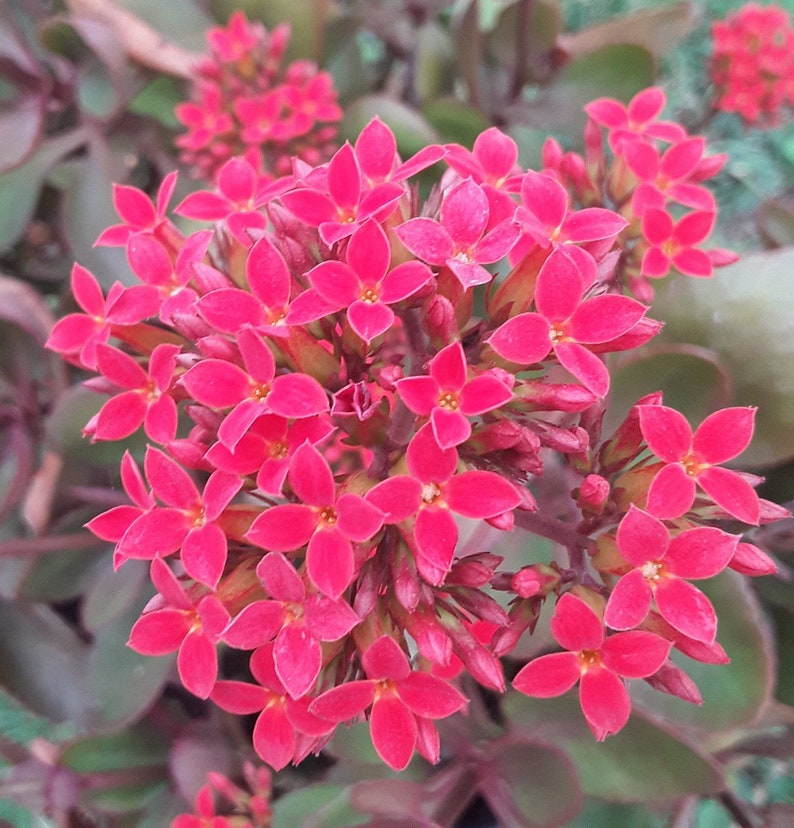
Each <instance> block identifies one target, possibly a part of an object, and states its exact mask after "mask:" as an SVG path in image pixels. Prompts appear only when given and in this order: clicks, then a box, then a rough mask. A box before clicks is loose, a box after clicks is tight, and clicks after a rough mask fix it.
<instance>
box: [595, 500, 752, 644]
mask: <svg viewBox="0 0 794 828" xmlns="http://www.w3.org/2000/svg"><path fill="white" fill-rule="evenodd" d="M738 542H739V538H738V537H737V536H736V535H729V534H727V533H726V532H722V531H721V530H719V529H714V528H712V527H709V526H699V527H696V528H694V529H687V530H686V531H684V532H681V533H680V534H678V535H676V536H675V537H674V538H673V539H672V540H670V535H669V533H668V531H667V529H666V528H665V526H664V524H663V523H662V522H661V521H659V520H657V519H656V518H654V517H652V516H651V515H649V514H647V513H646V512H643V511H642V510H641V509H638V508H637V507H636V506H634V505H632V506H631V509H630V510H629V512H628V514H627V515H626V516H625V517H624V518H623V520H622V521H621V522H620V525H619V526H618V531H617V544H618V549H619V550H620V554H621V555H622V556H623V557H624V558H625V559H626V560H627V561H628V562H629V563H630V564H631V565H632V567H633V569H631V570H629V571H628V572H627V573H626V574H624V575H623V576H622V577H621V578H620V580H619V581H618V582H617V584H615V587H614V589H613V590H612V594H611V595H610V596H609V601H608V602H607V607H606V611H605V613H604V620H605V621H606V623H607V626H609V627H612V629H615V630H629V629H632V628H633V627H637V626H639V625H640V624H641V623H642V622H643V621H644V620H645V618H646V616H647V615H648V612H649V611H650V609H651V602H652V601H654V600H655V601H656V606H657V607H658V608H659V612H660V614H661V616H662V618H664V620H665V621H667V623H668V624H670V626H671V627H674V628H675V629H676V630H678V631H679V632H681V633H683V634H684V635H686V636H688V637H689V638H694V639H695V640H696V641H702V642H704V643H705V644H711V643H712V642H713V641H714V639H715V638H716V635H717V616H716V614H715V613H714V608H713V607H712V606H711V603H710V602H709V600H708V598H706V596H705V595H704V594H703V593H702V592H701V591H700V590H699V589H696V588H695V587H693V586H692V585H691V584H690V583H689V581H690V580H697V579H700V578H711V577H713V576H714V575H717V574H718V573H720V572H722V570H723V569H725V567H726V566H727V565H728V563H729V562H730V560H731V558H732V557H733V555H734V553H735V552H736V545H737V544H738Z"/></svg>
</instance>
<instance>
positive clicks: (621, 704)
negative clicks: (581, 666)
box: [579, 667, 631, 742]
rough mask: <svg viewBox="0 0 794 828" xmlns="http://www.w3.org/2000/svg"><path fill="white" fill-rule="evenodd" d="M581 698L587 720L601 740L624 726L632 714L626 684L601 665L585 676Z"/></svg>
mask: <svg viewBox="0 0 794 828" xmlns="http://www.w3.org/2000/svg"><path fill="white" fill-rule="evenodd" d="M579 701H580V703H581V705H582V713H584V717H585V721H586V722H587V725H588V727H589V728H590V730H591V731H592V732H593V735H594V736H595V737H596V739H598V741H599V742H600V741H603V740H604V739H605V738H606V737H607V736H610V735H611V734H613V733H617V732H618V731H619V730H621V729H622V728H623V726H624V725H625V724H626V722H627V721H628V720H629V715H630V714H631V701H630V699H629V694H628V691H627V690H626V685H625V684H624V683H623V682H622V681H621V680H620V679H619V678H618V677H617V676H616V675H615V674H614V673H610V672H609V670H605V669H603V668H600V667H594V668H590V669H589V670H588V671H587V672H586V673H585V674H584V675H583V676H582V679H581V681H580V683H579Z"/></svg>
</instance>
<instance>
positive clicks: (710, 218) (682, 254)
mask: <svg viewBox="0 0 794 828" xmlns="http://www.w3.org/2000/svg"><path fill="white" fill-rule="evenodd" d="M714 219H715V214H714V213H704V212H693V213H687V214H686V215H685V216H683V217H681V218H680V219H678V221H674V220H673V217H672V216H671V215H670V214H669V213H668V212H667V211H666V210H657V209H655V208H649V209H647V210H646V211H645V213H644V214H643V217H642V234H643V236H645V238H646V240H647V242H648V244H649V247H648V249H647V250H646V251H645V255H644V256H643V259H642V275H643V276H649V277H650V278H652V279H660V278H661V277H662V276H666V275H667V274H668V273H669V272H670V268H671V267H674V268H676V270H679V271H681V273H684V274H686V275H687V276H696V277H699V278H706V277H708V276H711V275H712V274H713V273H714V264H715V259H714V256H715V255H716V256H719V263H720V264H728V263H729V261H730V259H728V260H727V261H726V260H725V255H724V253H725V252H726V251H721V250H717V251H712V254H711V255H710V253H709V252H706V251H705V250H699V249H698V247H697V245H699V244H700V243H701V242H702V241H704V240H705V239H706V237H707V236H708V235H709V233H711V230H712V228H713V227H714ZM734 258H735V257H734Z"/></svg>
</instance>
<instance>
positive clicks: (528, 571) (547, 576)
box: [510, 564, 560, 598]
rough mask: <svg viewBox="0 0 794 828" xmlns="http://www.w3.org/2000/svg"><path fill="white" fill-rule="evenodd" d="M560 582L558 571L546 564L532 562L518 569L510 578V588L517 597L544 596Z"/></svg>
mask: <svg viewBox="0 0 794 828" xmlns="http://www.w3.org/2000/svg"><path fill="white" fill-rule="evenodd" d="M559 584H560V573H559V572H558V571H557V570H556V569H552V567H550V566H547V565H546V564H533V565H532V566H525V567H524V568H523V569H519V570H518V572H516V573H515V575H513V577H512V578H511V580H510V589H511V590H512V591H513V592H515V594H516V595H517V596H518V597H519V598H532V597H534V596H535V595H541V596H542V597H544V598H545V597H546V596H547V595H549V593H551V592H552V591H553V590H555V589H556V588H557V587H558V586H559Z"/></svg>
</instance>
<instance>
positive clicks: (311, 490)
mask: <svg viewBox="0 0 794 828" xmlns="http://www.w3.org/2000/svg"><path fill="white" fill-rule="evenodd" d="M288 480H289V484H290V486H291V488H292V491H293V492H294V493H295V494H296V495H297V497H298V499H299V500H300V501H301V502H300V503H287V504H284V505H283V506H274V507H272V508H270V509H268V510H267V511H265V512H263V513H262V514H261V515H260V516H259V517H258V518H257V519H256V520H255V521H254V523H253V525H252V526H251V529H250V530H249V532H248V534H247V535H246V537H247V538H248V540H250V541H251V542H252V543H255V544H256V545H257V546H261V547H262V548H263V549H269V550H271V551H273V552H292V551H294V550H295V549H300V548H301V547H302V546H306V545H307V544H308V549H307V551H306V571H307V573H308V575H309V580H310V581H311V582H312V584H314V586H315V587H317V589H319V590H320V592H322V593H323V594H325V595H328V596H330V597H331V598H339V596H340V595H341V594H342V593H343V592H344V591H345V590H346V589H347V587H348V586H349V585H350V582H351V581H352V580H353V572H354V568H355V556H354V555H353V546H352V544H353V543H361V542H363V541H366V540H369V539H370V538H371V537H372V536H373V535H374V534H375V533H376V532H377V531H378V530H379V529H380V528H381V526H382V525H383V514H382V512H381V511H380V510H379V509H378V508H376V507H375V506H374V505H373V504H372V503H371V502H369V501H367V500H364V498H363V497H361V496H360V495H357V494H353V493H352V492H345V493H342V494H337V491H336V485H335V484H334V477H333V473H332V471H331V467H330V466H329V465H328V461H327V460H326V459H325V458H324V457H323V456H322V455H321V454H320V452H319V451H317V449H316V448H315V447H314V446H312V445H309V444H308V443H305V444H304V445H302V446H301V447H300V448H298V450H297V451H296V452H295V453H294V454H293V455H292V460H291V461H290V466H289V473H288Z"/></svg>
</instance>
